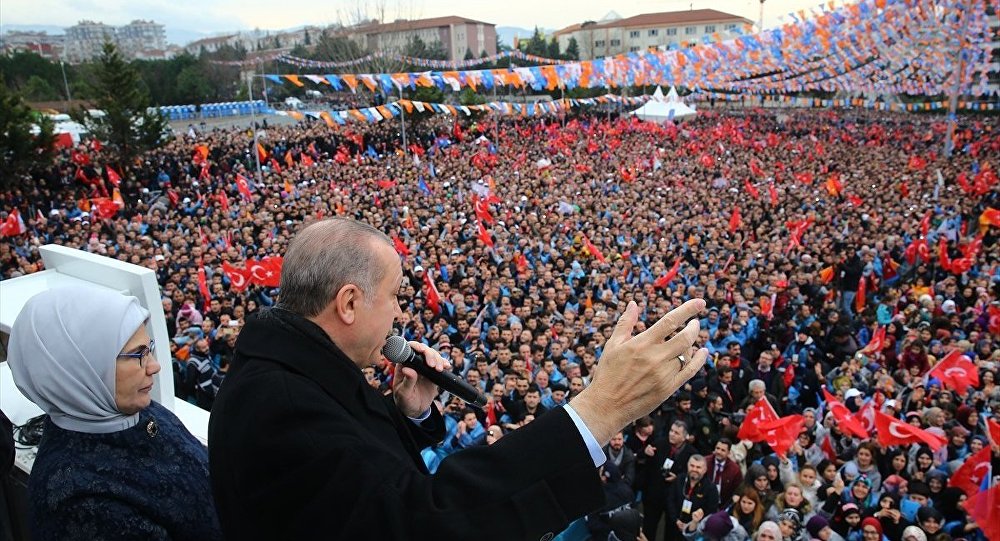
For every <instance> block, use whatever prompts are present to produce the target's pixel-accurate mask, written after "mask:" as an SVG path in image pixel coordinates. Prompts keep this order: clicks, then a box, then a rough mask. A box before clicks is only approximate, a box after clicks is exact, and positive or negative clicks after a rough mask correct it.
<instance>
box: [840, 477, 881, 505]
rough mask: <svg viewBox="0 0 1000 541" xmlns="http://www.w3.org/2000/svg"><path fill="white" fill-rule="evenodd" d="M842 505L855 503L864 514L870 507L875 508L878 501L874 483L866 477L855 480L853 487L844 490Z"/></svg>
mask: <svg viewBox="0 0 1000 541" xmlns="http://www.w3.org/2000/svg"><path fill="white" fill-rule="evenodd" d="M840 499H841V502H842V503H853V504H855V505H857V506H858V508H859V509H860V510H861V512H862V513H864V512H865V510H866V509H868V508H870V507H874V506H875V504H876V502H877V501H878V499H877V498H876V493H875V490H873V489H872V482H871V480H869V479H868V478H867V477H865V476H864V475H862V476H860V477H858V478H857V479H855V480H854V481H853V482H852V483H851V486H849V487H847V488H845V489H844V493H843V494H842V495H841V497H840Z"/></svg>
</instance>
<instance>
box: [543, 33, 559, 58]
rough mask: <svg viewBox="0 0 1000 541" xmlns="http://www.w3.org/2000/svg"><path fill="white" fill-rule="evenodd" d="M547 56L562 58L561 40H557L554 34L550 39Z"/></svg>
mask: <svg viewBox="0 0 1000 541" xmlns="http://www.w3.org/2000/svg"><path fill="white" fill-rule="evenodd" d="M545 56H546V57H548V58H552V59H556V60H558V59H559V58H560V55H559V40H557V39H556V37H555V36H552V39H551V40H549V48H548V50H547V51H546V53H545Z"/></svg>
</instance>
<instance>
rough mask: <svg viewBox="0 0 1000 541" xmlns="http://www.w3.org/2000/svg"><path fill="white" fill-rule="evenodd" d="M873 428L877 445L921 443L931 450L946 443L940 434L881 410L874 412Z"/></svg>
mask: <svg viewBox="0 0 1000 541" xmlns="http://www.w3.org/2000/svg"><path fill="white" fill-rule="evenodd" d="M875 429H876V430H877V431H878V442H879V445H882V446H884V447H889V446H891V445H909V444H911V443H923V444H927V446H928V447H930V449H931V451H937V450H938V449H940V448H941V447H944V445H945V444H946V443H947V441H945V439H944V438H942V437H940V436H936V435H934V434H931V433H930V432H927V431H926V430H923V429H920V428H917V427H915V426H913V425H911V424H910V423H907V422H904V421H901V420H899V419H896V418H895V417H890V416H888V415H886V414H884V413H882V412H881V411H876V412H875Z"/></svg>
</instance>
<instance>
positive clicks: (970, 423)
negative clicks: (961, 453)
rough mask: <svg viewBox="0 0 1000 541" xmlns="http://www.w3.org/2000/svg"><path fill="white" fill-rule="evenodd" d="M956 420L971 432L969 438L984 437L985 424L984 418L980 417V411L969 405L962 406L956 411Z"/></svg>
mask: <svg viewBox="0 0 1000 541" xmlns="http://www.w3.org/2000/svg"><path fill="white" fill-rule="evenodd" d="M955 420H956V421H958V423H959V424H960V425H962V427H963V428H965V429H966V430H968V431H969V435H968V437H969V438H971V437H973V436H983V435H985V434H986V432H985V426H984V425H985V423H983V422H982V418H981V417H980V415H979V411H977V410H976V408H975V407H972V406H969V405H968V404H962V405H961V406H959V407H958V409H957V410H955Z"/></svg>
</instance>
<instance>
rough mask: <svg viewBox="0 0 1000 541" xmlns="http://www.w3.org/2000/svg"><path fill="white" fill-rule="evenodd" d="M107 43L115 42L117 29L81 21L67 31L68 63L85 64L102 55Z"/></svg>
mask: <svg viewBox="0 0 1000 541" xmlns="http://www.w3.org/2000/svg"><path fill="white" fill-rule="evenodd" d="M105 41H111V42H114V41H115V27H113V26H111V25H107V24H104V23H98V22H94V21H80V22H78V23H76V24H75V25H74V26H71V27H69V28H67V29H66V61H67V62H71V63H79V62H84V61H86V60H90V59H91V58H94V57H95V56H97V55H99V54H101V47H103V46H104V42H105Z"/></svg>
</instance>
